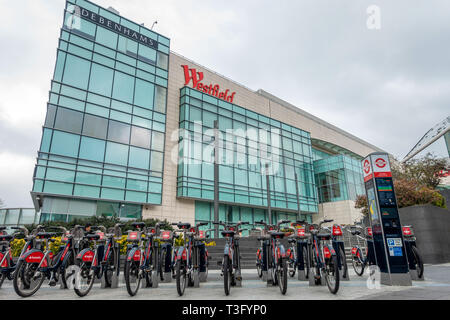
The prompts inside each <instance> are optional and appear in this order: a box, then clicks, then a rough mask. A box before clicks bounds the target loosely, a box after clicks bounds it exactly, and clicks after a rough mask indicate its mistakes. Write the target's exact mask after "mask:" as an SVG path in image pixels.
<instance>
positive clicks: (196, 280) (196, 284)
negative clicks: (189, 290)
mask: <svg viewBox="0 0 450 320" xmlns="http://www.w3.org/2000/svg"><path fill="white" fill-rule="evenodd" d="M193 276H194V288H199V287H200V275H199V272H198V269H195V270H194V271H193Z"/></svg>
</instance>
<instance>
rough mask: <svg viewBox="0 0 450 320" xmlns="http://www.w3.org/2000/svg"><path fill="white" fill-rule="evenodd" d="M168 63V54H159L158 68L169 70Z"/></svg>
mask: <svg viewBox="0 0 450 320" xmlns="http://www.w3.org/2000/svg"><path fill="white" fill-rule="evenodd" d="M168 62H169V56H168V55H167V54H164V53H162V52H158V64H157V66H158V67H160V68H161V69H165V70H167V68H168Z"/></svg>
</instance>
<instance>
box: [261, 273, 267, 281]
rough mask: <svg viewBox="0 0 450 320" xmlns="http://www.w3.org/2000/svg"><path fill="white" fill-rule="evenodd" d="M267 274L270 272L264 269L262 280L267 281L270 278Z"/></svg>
mask: <svg viewBox="0 0 450 320" xmlns="http://www.w3.org/2000/svg"><path fill="white" fill-rule="evenodd" d="M267 274H268V272H267V271H262V277H261V280H262V281H267V279H268V276H267Z"/></svg>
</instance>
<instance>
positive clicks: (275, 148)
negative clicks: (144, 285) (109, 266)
mask: <svg viewBox="0 0 450 320" xmlns="http://www.w3.org/2000/svg"><path fill="white" fill-rule="evenodd" d="M56 57H57V58H56V66H55V71H54V75H53V79H52V81H51V90H50V93H49V101H48V104H47V115H46V119H45V123H44V126H43V129H42V141H41V145H40V147H39V151H38V157H37V163H36V168H35V172H34V176H33V181H34V183H33V189H32V191H31V196H32V198H33V203H34V206H35V208H36V209H37V210H39V211H40V212H41V215H40V217H41V218H40V219H41V221H47V220H56V221H61V220H62V221H68V220H71V219H73V218H75V217H84V216H92V215H108V216H111V215H114V216H119V217H121V218H125V219H129V218H140V217H143V218H158V219H167V220H169V221H189V222H194V221H208V222H212V221H213V220H214V210H213V209H214V205H213V200H214V149H215V146H216V145H215V141H218V142H217V143H218V147H217V150H218V153H217V158H218V161H217V163H218V182H219V185H218V187H219V192H218V194H219V202H220V206H219V219H220V220H224V221H225V220H227V221H238V220H242V221H249V222H250V224H251V226H253V223H254V222H255V221H259V220H261V219H263V220H266V221H267V219H268V210H267V209H268V204H269V203H268V199H270V207H271V214H272V217H273V220H274V221H275V220H278V219H281V218H283V219H285V218H288V219H291V220H294V219H296V218H297V216H298V215H299V214H300V217H301V218H303V219H308V220H309V221H313V220H316V219H319V218H321V217H323V216H324V215H325V216H327V217H329V218H334V219H335V220H336V221H337V222H340V223H352V222H353V221H354V220H356V219H358V218H359V216H360V213H359V211H358V210H356V209H355V208H354V200H355V198H356V196H357V195H358V194H363V193H364V189H363V188H364V187H363V181H362V170H361V167H360V160H361V159H362V158H363V157H364V156H366V155H367V154H369V153H371V152H374V151H382V150H380V149H379V148H377V147H375V146H373V145H371V144H370V143H368V142H365V141H363V140H361V139H359V138H357V137H355V136H353V135H351V134H349V133H347V132H345V131H344V130H342V129H339V128H337V127H335V126H333V125H331V124H329V123H327V122H326V121H323V120H321V119H319V118H317V117H315V116H313V115H311V114H309V113H307V112H305V111H303V110H301V109H300V108H298V107H296V106H293V105H291V104H289V103H288V102H285V101H283V100H282V99H280V98H278V97H276V96H274V95H272V94H270V93H268V92H266V91H264V90H261V89H260V90H257V91H252V90H250V89H248V88H247V87H245V86H243V85H240V84H238V83H236V82H234V81H232V80H230V79H228V78H226V77H223V76H221V75H219V74H217V73H215V72H213V71H211V70H209V69H207V68H205V67H203V66H202V65H200V64H198V63H196V62H193V61H191V60H189V59H186V58H185V57H183V56H181V55H179V54H177V53H174V52H172V51H170V40H169V39H168V38H167V37H165V36H163V35H160V34H158V33H156V32H154V31H151V30H150V29H148V28H146V27H145V26H143V25H141V24H137V23H134V22H132V21H130V20H127V19H125V18H124V17H121V16H120V15H119V13H118V12H117V11H115V10H114V9H112V8H109V9H105V8H101V7H98V6H97V5H95V4H93V3H91V2H88V1H84V0H83V1H81V0H71V1H67V2H66V10H65V13H64V21H63V27H62V28H61V33H60V38H59V45H58V50H57V55H56ZM215 124H217V128H218V129H217V130H214V125H215ZM215 134H217V135H218V137H219V139H217V140H215V138H214V137H215ZM266 163H267V164H269V166H268V167H267V166H266ZM266 173H268V181H269V195H270V197H268V191H267V187H266V181H267V177H266ZM297 195H298V196H297ZM298 203H299V204H300V212H299V210H298Z"/></svg>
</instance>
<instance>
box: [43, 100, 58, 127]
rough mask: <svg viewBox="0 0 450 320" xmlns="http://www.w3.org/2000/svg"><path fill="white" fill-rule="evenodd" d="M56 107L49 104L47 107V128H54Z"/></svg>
mask: <svg viewBox="0 0 450 320" xmlns="http://www.w3.org/2000/svg"><path fill="white" fill-rule="evenodd" d="M55 114H56V106H54V105H52V104H49V105H48V106H47V115H46V116H45V124H44V126H46V127H53V122H54V121H55Z"/></svg>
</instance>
